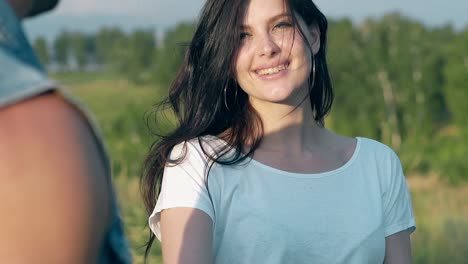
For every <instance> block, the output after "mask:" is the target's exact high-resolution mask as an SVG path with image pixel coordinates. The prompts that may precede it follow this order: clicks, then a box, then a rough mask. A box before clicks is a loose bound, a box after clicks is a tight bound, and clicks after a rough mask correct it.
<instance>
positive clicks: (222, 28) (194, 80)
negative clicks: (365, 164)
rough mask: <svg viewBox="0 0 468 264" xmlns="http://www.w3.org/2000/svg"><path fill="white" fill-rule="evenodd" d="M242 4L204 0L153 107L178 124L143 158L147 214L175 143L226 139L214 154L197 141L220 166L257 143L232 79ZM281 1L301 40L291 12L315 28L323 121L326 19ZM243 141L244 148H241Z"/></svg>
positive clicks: (316, 88)
mask: <svg viewBox="0 0 468 264" xmlns="http://www.w3.org/2000/svg"><path fill="white" fill-rule="evenodd" d="M248 3H249V1H248V0H208V1H207V2H206V4H205V6H204V7H203V9H202V12H201V16H200V19H199V23H198V25H197V29H196V31H195V34H194V36H193V39H192V41H191V42H190V44H189V47H188V50H187V52H186V54H185V58H184V61H183V63H182V65H181V67H180V69H179V71H178V73H177V76H176V78H175V80H174V82H173V83H172V85H171V88H170V91H169V96H168V97H167V98H166V99H165V100H164V101H162V102H161V103H160V104H158V105H157V108H156V111H155V113H156V114H160V113H162V112H164V111H166V110H167V109H170V110H172V111H173V112H174V115H175V117H176V118H177V121H178V124H177V127H176V128H175V129H174V130H173V131H171V132H170V133H168V134H165V135H160V138H159V140H158V141H157V142H155V143H154V144H153V145H152V146H151V150H150V152H149V154H148V156H147V158H146V160H145V163H144V170H143V174H142V177H141V182H140V187H141V191H142V195H143V199H144V202H145V206H146V210H147V213H148V215H150V214H151V213H152V211H153V209H154V206H155V205H156V201H157V197H158V195H159V193H160V191H161V183H162V178H163V171H164V167H165V166H168V165H169V166H174V165H177V164H178V163H180V162H181V161H182V160H183V159H184V156H185V154H184V155H182V157H180V158H179V159H177V160H171V159H170V158H169V155H170V153H171V151H172V149H173V147H174V146H175V145H177V144H179V143H183V142H186V141H188V140H191V139H194V138H199V140H201V139H200V137H202V136H206V135H213V136H220V137H222V138H223V139H224V140H225V141H226V142H227V143H228V144H226V146H225V147H224V148H221V149H218V150H217V151H218V153H216V155H209V154H208V153H207V151H206V150H205V149H204V147H203V145H202V144H200V147H201V148H202V150H203V151H204V152H205V154H206V155H207V156H208V157H209V159H210V160H211V161H212V164H213V163H220V164H223V165H234V164H238V163H241V162H242V161H244V160H245V159H246V158H248V157H251V156H252V155H253V153H254V152H255V150H256V149H257V147H258V146H259V145H260V142H261V139H262V137H263V125H262V121H261V119H260V117H259V115H258V113H257V112H256V111H255V110H254V109H253V107H251V106H250V104H249V102H248V96H247V94H246V93H245V92H243V91H242V89H241V88H240V87H238V85H237V82H236V81H235V79H234V65H233V61H235V58H236V52H237V50H238V49H239V46H240V43H241V32H240V28H241V25H242V23H243V19H244V16H245V10H246V7H247V5H248ZM285 4H286V7H287V8H288V10H291V15H292V17H293V22H294V24H295V25H296V29H297V30H299V31H300V33H301V35H302V38H303V39H304V40H305V39H306V38H305V34H304V32H303V29H301V28H300V27H299V26H297V25H298V23H297V17H296V14H297V15H299V16H300V17H302V19H303V20H304V21H305V23H306V25H307V26H309V27H310V26H312V25H314V26H317V27H318V28H319V30H320V41H321V47H320V50H319V51H318V52H317V54H315V56H314V60H315V64H316V74H315V76H312V73H311V77H310V79H315V81H314V82H313V85H310V86H312V87H309V91H310V92H309V97H310V100H311V104H312V112H313V115H314V119H315V121H316V122H317V123H318V124H320V125H321V126H323V125H324V118H325V116H326V115H327V114H328V112H329V111H330V109H331V105H332V102H333V91H332V86H331V82H330V76H329V73H328V67H327V63H326V54H325V47H326V39H327V27H328V22H327V19H326V18H325V16H324V15H323V14H322V13H321V12H320V10H318V8H317V7H316V6H315V4H314V3H313V2H312V1H311V0H285ZM305 42H307V41H305ZM310 48H311V47H310V46H309V49H310ZM225 93H226V94H225ZM225 98H226V99H227V100H226V99H225ZM247 142H248V146H249V147H248V148H247V149H246V143H247ZM200 143H201V142H200ZM231 150H234V152H233V153H234V155H229V157H228V158H226V157H225V156H226V155H225V154H227V153H232V152H231ZM154 239H155V235H154V234H153V233H151V231H150V239H149V242H148V244H147V247H146V253H145V257H146V256H147V255H148V253H149V250H150V248H151V245H152V243H153V241H154Z"/></svg>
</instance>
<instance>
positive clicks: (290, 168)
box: [142, 0, 415, 263]
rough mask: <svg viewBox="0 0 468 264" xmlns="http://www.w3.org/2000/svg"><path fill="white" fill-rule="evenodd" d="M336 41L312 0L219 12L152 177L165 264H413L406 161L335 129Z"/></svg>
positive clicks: (207, 15) (179, 84) (200, 44)
mask: <svg viewBox="0 0 468 264" xmlns="http://www.w3.org/2000/svg"><path fill="white" fill-rule="evenodd" d="M326 34H327V21H326V18H325V17H324V16H323V14H322V13H321V12H320V11H319V10H318V9H317V7H316V6H315V5H314V3H313V2H312V1H311V0H298V1H292V0H291V1H284V0H268V1H264V0H250V1H242V0H223V1H222V0H209V1H207V3H206V4H205V7H204V9H203V11H202V14H201V18H200V22H199V24H198V28H197V30H196V32H195V35H194V37H193V40H192V42H191V45H190V47H189V50H188V53H187V56H186V59H185V61H184V63H183V65H182V67H181V69H180V71H179V73H178V76H177V78H176V80H175V82H174V84H173V86H172V88H171V91H170V95H169V98H168V100H167V101H166V104H165V105H169V106H170V107H172V109H173V110H174V112H175V114H176V116H177V117H178V119H179V124H178V127H177V128H176V129H175V130H174V131H172V132H171V133H170V134H169V135H167V136H165V137H163V138H162V139H161V141H159V142H158V143H156V144H155V145H154V147H153V149H152V151H151V153H150V154H149V156H148V158H147V163H146V168H147V169H146V171H145V175H144V177H143V178H142V188H143V194H144V198H145V201H146V206H147V209H148V213H149V214H150V219H149V223H150V227H151V229H152V231H153V232H154V235H153V236H152V240H154V237H155V236H156V237H157V238H158V239H160V240H161V242H162V253H163V259H164V262H165V263H382V262H384V260H385V261H386V263H410V261H411V250H410V233H411V232H412V231H413V230H414V228H415V222H414V217H413V213H412V208H411V201H410V196H409V193H408V189H407V186H406V183H405V180H404V176H403V173H402V169H401V165H400V162H399V159H398V157H397V156H396V154H395V153H394V152H393V151H391V150H390V149H389V148H388V147H386V146H384V145H382V144H380V143H378V142H375V141H373V140H370V139H365V138H347V137H344V136H340V135H337V134H334V133H333V132H331V131H329V130H327V129H326V128H325V127H324V117H325V115H326V114H327V113H328V112H329V110H330V108H331V104H332V101H333V93H332V88H331V84H330V77H329V74H328V69H327V64H326V56H325V46H326ZM350 122H352V120H350ZM152 240H151V241H150V242H152ZM150 246H151V243H150V244H149V247H150ZM149 247H148V248H149Z"/></svg>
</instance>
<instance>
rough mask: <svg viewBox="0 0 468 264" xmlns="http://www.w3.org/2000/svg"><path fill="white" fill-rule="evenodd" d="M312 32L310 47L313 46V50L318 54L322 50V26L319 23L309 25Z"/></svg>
mask: <svg viewBox="0 0 468 264" xmlns="http://www.w3.org/2000/svg"><path fill="white" fill-rule="evenodd" d="M309 33H310V37H311V38H310V47H311V48H312V52H313V53H314V55H315V54H317V53H318V52H319V50H320V28H319V27H318V25H316V24H314V25H312V26H310V27H309Z"/></svg>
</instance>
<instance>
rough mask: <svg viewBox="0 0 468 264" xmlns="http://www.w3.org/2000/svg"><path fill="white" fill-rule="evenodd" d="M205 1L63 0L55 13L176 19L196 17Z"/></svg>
mask: <svg viewBox="0 0 468 264" xmlns="http://www.w3.org/2000/svg"><path fill="white" fill-rule="evenodd" d="M203 2H204V1H203V0H63V1H61V2H60V4H59V6H58V8H57V10H56V11H55V12H54V14H56V15H100V14H105V15H120V16H144V17H152V18H155V19H156V20H168V19H171V20H174V19H183V18H187V17H195V16H196V15H197V11H198V10H199V9H200V8H201V6H202V4H203Z"/></svg>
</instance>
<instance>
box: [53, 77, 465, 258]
mask: <svg viewBox="0 0 468 264" xmlns="http://www.w3.org/2000/svg"><path fill="white" fill-rule="evenodd" d="M59 79H61V80H62V81H63V82H64V83H65V84H66V85H68V86H69V87H70V88H71V90H72V92H73V93H74V94H76V95H77V96H78V97H79V98H81V99H82V100H83V101H84V102H85V103H86V104H87V105H88V106H89V107H90V108H91V109H92V111H94V112H95V114H96V117H97V120H98V121H99V123H100V124H101V127H102V130H103V133H104V137H105V140H106V143H107V146H108V148H109V150H110V153H111V155H112V159H113V169H114V179H115V184H116V187H117V192H118V195H119V199H120V201H121V205H122V209H123V215H124V221H125V229H126V232H127V235H128V237H129V240H130V243H131V247H132V254H133V257H134V260H135V263H142V261H143V253H144V244H145V242H146V239H147V238H148V229H147V226H146V223H147V220H146V219H147V216H146V213H145V211H144V209H143V205H142V201H141V199H140V195H139V186H138V177H139V173H140V169H141V163H142V160H143V158H144V156H145V154H146V152H147V151H148V147H149V145H150V143H151V141H152V138H151V136H150V134H149V133H148V132H147V128H146V124H145V118H144V114H145V113H147V112H148V111H150V110H151V106H152V105H153V104H154V103H155V102H156V101H157V99H158V98H160V97H161V95H162V94H163V92H162V91H160V90H158V89H156V88H154V87H149V86H138V87H137V86H132V85H130V84H129V83H127V82H126V81H124V80H118V77H116V76H109V78H107V79H106V78H102V77H100V78H98V77H96V76H92V75H91V76H80V75H78V76H77V75H71V76H60V77H59ZM116 79H117V80H116ZM408 182H409V186H410V189H411V193H412V199H413V205H414V211H415V215H416V222H417V230H416V232H415V233H414V235H413V236H412V244H413V258H414V263H417V264H419V263H421V264H422V263H425V264H431V263H434V264H435V263H437V264H439V263H453V264H458V263H460V264H461V263H466V261H467V260H468V250H466V249H467V247H468V184H466V183H464V184H460V186H449V185H447V184H445V183H444V182H442V181H440V180H438V178H437V176H435V175H428V176H417V175H409V177H408ZM149 263H162V262H161V257H160V248H159V245H158V244H157V243H156V245H155V246H153V251H152V253H151V257H150V261H149Z"/></svg>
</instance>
